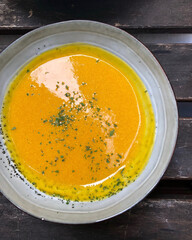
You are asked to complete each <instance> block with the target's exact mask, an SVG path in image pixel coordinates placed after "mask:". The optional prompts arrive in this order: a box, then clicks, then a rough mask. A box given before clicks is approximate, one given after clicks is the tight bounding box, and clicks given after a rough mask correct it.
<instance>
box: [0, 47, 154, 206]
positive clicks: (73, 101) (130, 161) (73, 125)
mask: <svg viewBox="0 0 192 240" xmlns="http://www.w3.org/2000/svg"><path fill="white" fill-rule="evenodd" d="M2 127H3V133H4V135H5V136H6V137H5V143H6V146H7V148H8V150H9V152H10V155H11V157H12V159H13V160H14V163H15V165H16V167H17V168H18V170H19V171H20V172H21V173H22V174H23V175H24V176H25V178H26V179H27V180H28V181H29V182H30V183H31V184H33V185H34V186H35V187H36V188H37V189H39V190H40V191H42V192H45V193H47V194H49V195H53V196H59V197H61V198H64V199H66V200H73V201H94V200H100V199H103V198H106V197H109V196H111V195H113V194H115V193H117V192H118V191H120V190H122V189H123V188H124V187H125V186H127V185H128V184H129V183H131V182H133V181H135V179H136V178H137V176H138V175H139V174H140V173H141V172H142V170H143V169H144V167H145V165H146V164H147V161H148V159H149V157H150V154H151V151H152V147H153V143H154V136H155V118H154V113H153V108H152V104H151V101H150V98H149V95H148V92H147V90H146V88H145V86H144V85H143V83H142V81H141V80H140V78H139V77H138V76H137V74H136V73H135V72H134V71H133V69H132V68H131V67H129V66H128V65H127V64H126V63H125V62H123V61H122V60H121V59H119V58H118V57H116V56H115V55H113V54H111V53H109V52H107V51H105V50H103V49H101V48H98V47H95V46H91V45H86V44H81V43H79V44H70V45H65V46H62V47H59V48H56V49H52V50H49V51H47V52H44V53H42V54H40V55H39V56H37V57H36V58H34V59H33V60H32V61H31V62H29V63H28V64H27V65H26V66H25V67H23V68H22V70H21V71H20V72H19V73H18V74H17V76H16V77H15V79H14V80H13V81H12V83H11V84H10V86H9V88H8V90H7V93H6V96H5V98H4V104H3V108H2Z"/></svg>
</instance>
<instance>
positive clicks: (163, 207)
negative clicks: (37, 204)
mask: <svg viewBox="0 0 192 240" xmlns="http://www.w3.org/2000/svg"><path fill="white" fill-rule="evenodd" d="M191 209H192V200H190V199H189V200H173V199H167V200H163V199H161V200H159V199H145V200H143V201H142V202H141V203H139V204H137V205H136V206H135V207H133V208H132V209H131V210H129V211H126V212H125V213H123V214H121V215H119V216H117V217H114V218H112V219H110V220H106V221H104V222H100V223H96V224H89V225H64V224H56V223H50V222H46V221H41V220H39V219H36V218H34V217H31V216H29V215H28V214H26V213H24V212H23V211H21V210H19V209H18V208H16V207H15V206H14V205H13V204H11V203H10V202H9V201H8V200H7V199H6V198H5V197H4V196H3V195H0V236H1V239H2V240H10V239H14V240H15V239H24V240H26V239H28V240H30V239H35V240H40V239H41V240H42V239H57V240H59V239H66V240H67V239H70V240H73V239H74V240H76V239H81V240H84V239H85V240H87V239H92V240H96V239H106V240H108V239H110V240H113V239H118V240H121V239H122V240H126V239H138V240H139V239H141V240H148V239H158V240H161V239H162V240H165V239H166V240H169V239H174V240H177V239H178V240H181V239H185V240H190V239H191V236H192V225H191V222H192V215H191Z"/></svg>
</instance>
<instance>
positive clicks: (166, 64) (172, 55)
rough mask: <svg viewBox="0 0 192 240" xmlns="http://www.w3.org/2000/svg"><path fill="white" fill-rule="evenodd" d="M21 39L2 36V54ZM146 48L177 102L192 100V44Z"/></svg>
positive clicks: (156, 45) (153, 45) (0, 46)
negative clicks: (161, 68)
mask: <svg viewBox="0 0 192 240" xmlns="http://www.w3.org/2000/svg"><path fill="white" fill-rule="evenodd" d="M19 37H20V35H0V52H1V51H2V50H4V49H5V48H6V47H7V46H8V45H9V44H11V43H12V42H13V41H14V40H16V39H18V38H19ZM144 44H145V42H144ZM146 46H147V47H148V48H149V49H150V50H151V51H152V53H153V54H154V55H155V57H156V58H157V60H158V61H159V62H160V64H161V65H162V67H163V69H164V71H165V73H166V74H167V76H168V79H169V81H170V83H171V85H172V87H173V90H174V92H175V95H176V98H177V100H182V101H184V100H187V101H188V100H192V64H191V62H192V44H147V45H146Z"/></svg>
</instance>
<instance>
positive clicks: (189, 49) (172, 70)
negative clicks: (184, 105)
mask: <svg viewBox="0 0 192 240" xmlns="http://www.w3.org/2000/svg"><path fill="white" fill-rule="evenodd" d="M147 47H148V48H149V49H150V50H151V51H152V53H153V54H154V56H155V57H156V58H157V60H158V61H159V63H160V64H161V66H162V67H163V69H164V71H165V73H166V74H167V77H168V79H169V81H170V83H171V85H172V87H173V90H174V92H175V95H176V98H177V100H192V65H191V60H192V44H147Z"/></svg>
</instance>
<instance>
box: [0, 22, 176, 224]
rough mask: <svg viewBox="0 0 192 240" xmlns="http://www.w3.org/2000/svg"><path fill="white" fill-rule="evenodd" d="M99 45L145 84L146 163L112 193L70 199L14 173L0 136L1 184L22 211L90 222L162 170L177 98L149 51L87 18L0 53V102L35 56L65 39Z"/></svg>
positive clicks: (139, 194) (147, 187) (134, 198)
mask: <svg viewBox="0 0 192 240" xmlns="http://www.w3.org/2000/svg"><path fill="white" fill-rule="evenodd" d="M74 42H82V43H88V44H92V45H95V46H98V47H101V48H103V49H105V50H107V51H109V52H111V53H113V54H115V55H117V56H118V57H120V58H121V59H123V60H124V61H125V62H126V63H127V64H129V65H130V66H131V67H132V68H133V69H134V70H135V72H136V73H137V74H138V75H139V77H140V78H141V80H142V81H143V83H144V85H145V86H146V88H147V90H148V92H149V95H150V98H151V102H152V105H153V109H154V113H155V118H156V137H155V144H154V147H153V151H152V155H151V157H150V159H149V162H148V164H147V166H146V167H145V169H144V171H143V172H142V173H141V175H140V176H139V177H138V178H137V179H136V181H135V182H133V183H131V184H130V185H128V186H127V187H126V188H124V189H123V190H122V191H121V192H119V193H117V194H116V195H114V196H112V197H110V198H107V199H104V200H101V201H97V202H92V203H90V202H70V203H69V204H66V201H64V200H62V199H58V198H56V197H51V196H48V195H46V194H44V193H42V192H40V191H38V190H37V189H35V188H34V186H33V185H31V184H30V183H29V182H28V181H27V180H26V179H25V178H23V177H22V175H21V174H20V173H19V172H17V171H16V172H14V170H13V168H12V166H13V162H12V161H11V159H10V157H9V153H8V151H7V150H6V147H5V145H4V143H3V136H2V135H1V136H0V141H1V150H0V155H1V156H0V189H1V191H2V193H3V194H4V195H5V196H6V197H7V198H8V199H9V200H10V201H11V202H12V203H13V204H15V205H16V206H17V207H19V208H21V209H22V210H23V211H25V212H27V213H29V214H31V215H33V216H36V217H38V218H41V219H45V220H49V221H54V222H60V223H76V224H77V223H92V222H98V221H101V220H104V219H108V218H110V217H112V216H115V215H118V214H120V213H122V212H124V211H125V210H127V209H130V208H131V207H132V206H134V205H135V204H136V203H138V202H139V201H141V200H142V199H143V198H144V197H145V196H146V195H147V194H148V193H149V192H150V191H151V190H152V188H153V187H154V186H155V185H156V184H157V182H158V181H159V180H160V178H161V177H162V175H163V174H164V172H165V170H166V168H167V166H168V163H169V161H170V159H171V156H172V154H173V150H174V147H175V143H176V138H177V131H178V113H177V106H176V101H175V98H174V94H173V91H172V89H171V86H170V84H169V81H168V79H167V77H166V75H165V73H164V71H163V70H162V68H161V66H160V65H159V63H158V62H157V60H156V59H155V58H154V57H153V55H152V54H151V53H150V51H149V50H148V49H147V48H146V47H144V46H143V45H142V44H141V43H140V42H139V41H138V40H136V39H135V38H134V37H132V36H131V35H129V34H128V33H126V32H124V31H122V30H120V29H117V28H115V27H112V26H109V25H106V24H103V23H99V22H92V21H67V22H60V23H56V24H52V25H48V26H45V27H42V28H39V29H37V30H34V31H32V32H30V33H28V34H26V35H24V36H23V37H21V38H19V39H18V40H17V41H15V42H14V43H13V44H11V45H10V46H9V47H8V48H7V49H6V50H5V51H4V52H2V53H1V55H0V104H1V105H2V101H3V98H4V95H5V91H6V88H7V86H8V85H9V83H10V82H11V81H12V79H13V77H14V76H15V74H16V73H17V72H18V71H19V69H21V67H22V66H23V65H25V64H26V63H27V62H29V61H30V60H31V59H32V58H34V57H35V56H36V55H39V54H41V53H42V52H44V51H47V50H49V49H51V48H54V47H57V46H61V45H64V44H67V43H74Z"/></svg>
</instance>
